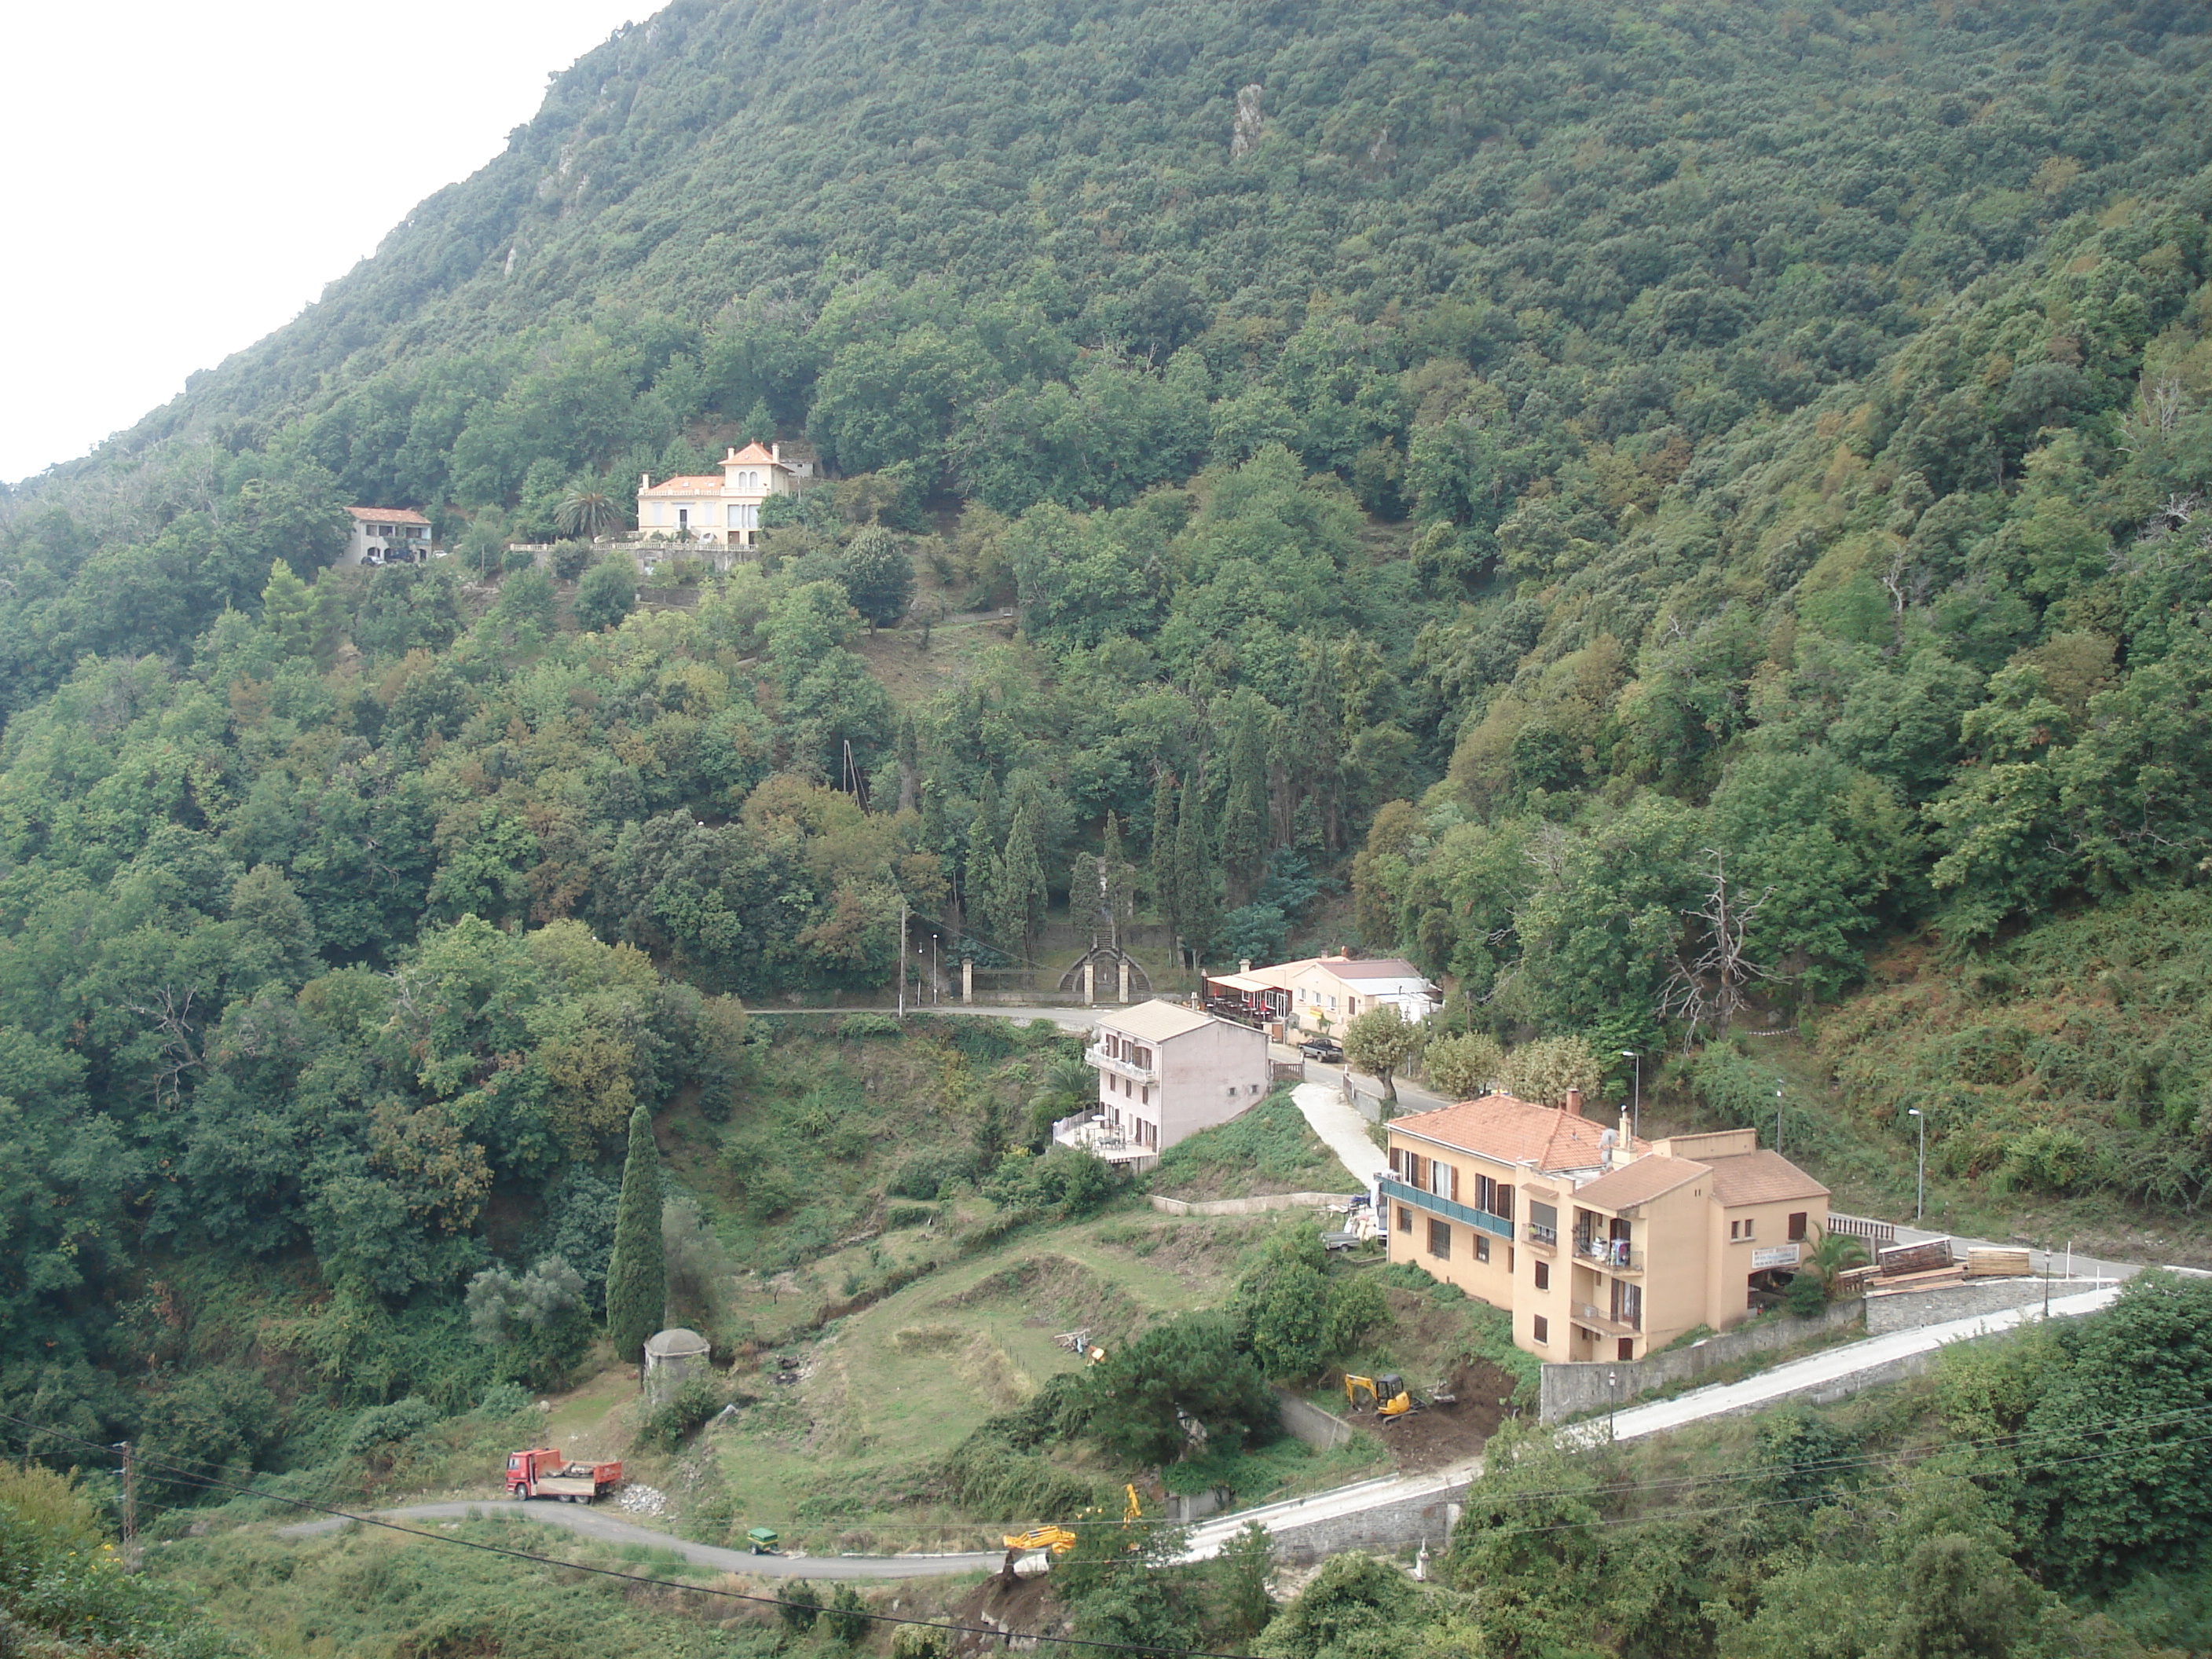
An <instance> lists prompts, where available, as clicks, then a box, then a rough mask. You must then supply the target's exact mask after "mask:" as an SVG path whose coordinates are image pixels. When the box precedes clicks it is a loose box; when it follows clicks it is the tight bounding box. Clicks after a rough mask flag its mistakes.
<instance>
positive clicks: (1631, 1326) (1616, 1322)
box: [1571, 1302, 1643, 1336]
mask: <svg viewBox="0 0 2212 1659" xmlns="http://www.w3.org/2000/svg"><path fill="white" fill-rule="evenodd" d="M1571 1306H1572V1307H1573V1309H1574V1310H1575V1313H1574V1318H1575V1323H1576V1324H1577V1325H1580V1326H1582V1327H1583V1328H1584V1329H1585V1330H1592V1331H1601V1332H1603V1333H1604V1334H1606V1335H1607V1336H1638V1335H1640V1334H1642V1332H1643V1327H1642V1325H1641V1324H1640V1323H1638V1322H1630V1321H1626V1320H1620V1319H1615V1318H1613V1316H1611V1315H1609V1314H1607V1313H1606V1312H1605V1311H1604V1310H1602V1309H1600V1308H1598V1307H1596V1306H1595V1305H1593V1304H1590V1303H1588V1302H1577V1303H1574V1304H1571Z"/></svg>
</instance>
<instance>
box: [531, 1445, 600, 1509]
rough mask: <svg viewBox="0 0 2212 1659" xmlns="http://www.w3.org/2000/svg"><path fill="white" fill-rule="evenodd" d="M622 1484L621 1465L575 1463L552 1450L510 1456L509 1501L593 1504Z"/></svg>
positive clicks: (546, 1449)
mask: <svg viewBox="0 0 2212 1659" xmlns="http://www.w3.org/2000/svg"><path fill="white" fill-rule="evenodd" d="M621 1484H622V1465H621V1464H620V1463H574V1462H569V1460H568V1454H567V1453H566V1452H558V1451H555V1450H554V1449H552V1448H551V1447H550V1446H539V1447H536V1448H533V1449H532V1450H529V1451H519V1452H509V1453H507V1496H508V1497H509V1498H559V1499H560V1500H561V1501H562V1503H564V1504H574V1503H579V1502H581V1503H586V1504H588V1503H590V1502H591V1501H592V1499H593V1498H604V1497H605V1495H606V1494H607V1493H609V1492H612V1491H613V1490H614V1489H615V1488H616V1487H617V1486H620V1485H621Z"/></svg>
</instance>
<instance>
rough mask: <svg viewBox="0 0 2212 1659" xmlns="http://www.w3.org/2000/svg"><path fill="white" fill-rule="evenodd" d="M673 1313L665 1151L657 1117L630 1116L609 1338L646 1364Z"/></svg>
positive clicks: (610, 1267)
mask: <svg viewBox="0 0 2212 1659" xmlns="http://www.w3.org/2000/svg"><path fill="white" fill-rule="evenodd" d="M667 1312H668V1261H667V1257H666V1255H665V1254H664V1252H663V1249H662V1245H661V1242H660V1149H659V1147H657V1146H654V1145H653V1114H652V1113H650V1112H648V1111H647V1110H646V1109H645V1108H644V1106H643V1105H640V1106H639V1107H638V1109H636V1110H635V1111H634V1112H632V1113H631V1114H630V1115H629V1157H628V1158H624V1159H623V1182H622V1197H621V1198H620V1199H619V1200H617V1202H616V1205H615V1248H614V1254H613V1255H611V1257H610V1258H609V1259H608V1261H607V1337H608V1340H610V1341H611V1342H612V1343H613V1344H614V1346H615V1352H617V1353H618V1354H620V1355H622V1356H623V1358H625V1359H635V1360H636V1361H638V1363H639V1364H643V1363H644V1357H645V1344H646V1339H647V1338H648V1337H650V1336H651V1335H653V1333H654V1332H656V1331H658V1330H659V1328H660V1322H661V1321H662V1319H663V1318H665V1316H666V1315H667Z"/></svg>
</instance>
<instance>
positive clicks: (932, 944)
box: [929, 933, 945, 1002]
mask: <svg viewBox="0 0 2212 1659" xmlns="http://www.w3.org/2000/svg"><path fill="white" fill-rule="evenodd" d="M943 973H944V969H941V968H939V966H938V965H937V935H936V934H934V933H932V934H931V935H930V936H929V1000H931V1001H932V1002H942V1001H944V1000H945V981H944V980H943V978H941V977H940V975H942V974H943Z"/></svg>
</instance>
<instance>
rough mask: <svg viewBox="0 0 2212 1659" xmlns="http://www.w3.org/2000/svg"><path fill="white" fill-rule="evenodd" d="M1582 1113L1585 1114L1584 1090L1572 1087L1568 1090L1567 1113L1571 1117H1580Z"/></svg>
mask: <svg viewBox="0 0 2212 1659" xmlns="http://www.w3.org/2000/svg"><path fill="white" fill-rule="evenodd" d="M1567 1115H1568V1116H1569V1117H1580V1116H1581V1115H1583V1091H1581V1090H1579V1089H1570V1090H1568V1091H1567Z"/></svg>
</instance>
